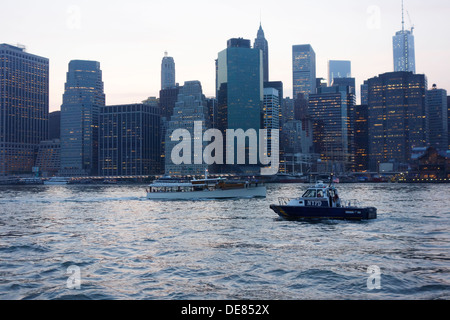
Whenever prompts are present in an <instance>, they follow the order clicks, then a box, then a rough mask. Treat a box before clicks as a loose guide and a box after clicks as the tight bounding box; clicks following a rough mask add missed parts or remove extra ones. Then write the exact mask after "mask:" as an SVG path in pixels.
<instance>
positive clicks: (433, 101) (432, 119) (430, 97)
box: [426, 85, 448, 151]
mask: <svg viewBox="0 0 450 320" xmlns="http://www.w3.org/2000/svg"><path fill="white" fill-rule="evenodd" d="M426 116H427V132H428V143H429V145H430V146H432V147H434V148H436V149H438V150H442V151H446V150H447V148H448V106H447V91H446V90H444V89H438V88H437V86H436V85H433V89H432V90H428V91H427V115H426Z"/></svg>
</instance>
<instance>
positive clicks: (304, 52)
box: [292, 44, 316, 98]
mask: <svg viewBox="0 0 450 320" xmlns="http://www.w3.org/2000/svg"><path fill="white" fill-rule="evenodd" d="M292 69H293V84H294V88H293V89H294V90H293V93H294V98H295V97H297V96H298V94H299V93H303V94H304V95H305V96H306V97H308V95H310V94H315V93H316V53H315V52H314V50H313V48H312V47H311V45H309V44H306V45H296V46H293V47H292Z"/></svg>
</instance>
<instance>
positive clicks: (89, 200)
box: [0, 184, 450, 300]
mask: <svg viewBox="0 0 450 320" xmlns="http://www.w3.org/2000/svg"><path fill="white" fill-rule="evenodd" d="M306 187H307V186H306V185H269V186H268V189H269V190H268V197H267V199H254V200H248V199H247V200H234V201H199V202H152V201H148V200H146V199H145V186H38V187H0V299H158V300H160V299H163V300H169V299H170V300H191V299H199V300H206V299H208V300H216V299H225V300H237V299H250V300H254V299H263V300H280V299H281V300H303V299H449V298H450V273H449V271H450V255H449V252H450V250H449V249H450V232H449V231H450V227H449V226H450V224H449V222H450V196H449V195H450V192H449V191H450V188H449V186H448V185H401V184H373V185H372V184H366V185H365V184H360V185H356V184H355V185H351V184H349V185H339V186H338V187H339V189H340V192H341V195H342V196H343V197H344V198H349V199H358V200H360V201H361V202H362V203H364V205H367V206H376V207H377V208H378V215H379V218H378V220H375V221H370V222H345V221H344V222H339V221H328V222H315V223H307V222H290V221H284V220H281V219H279V218H278V217H277V216H276V214H275V213H274V212H272V211H271V210H270V208H269V205H270V204H271V203H277V199H278V198H279V197H294V196H297V195H299V194H300V193H302V192H303V191H304V190H305V188H306ZM71 266H76V267H78V268H79V270H80V276H81V284H80V285H81V286H80V289H79V290H73V289H69V288H68V278H69V277H70V274H68V273H67V272H68V268H69V267H71ZM370 266H378V267H379V268H380V269H381V276H380V278H379V279H380V283H379V284H380V286H381V289H374V290H369V289H368V281H367V280H368V277H369V276H370V274H368V273H367V270H368V268H369V267H370ZM371 283H372V282H371ZM374 283H375V282H374ZM69 287H70V285H69Z"/></svg>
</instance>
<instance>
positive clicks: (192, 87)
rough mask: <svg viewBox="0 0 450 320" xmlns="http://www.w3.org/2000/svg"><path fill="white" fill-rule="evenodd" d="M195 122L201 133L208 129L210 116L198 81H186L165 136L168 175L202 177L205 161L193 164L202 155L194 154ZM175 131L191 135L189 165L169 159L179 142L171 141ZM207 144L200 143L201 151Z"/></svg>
mask: <svg viewBox="0 0 450 320" xmlns="http://www.w3.org/2000/svg"><path fill="white" fill-rule="evenodd" d="M195 122H199V123H201V124H202V132H201V134H202V137H203V133H204V132H205V131H206V130H207V129H209V127H210V115H209V110H208V105H207V102H206V98H205V96H204V95H203V91H202V85H201V83H200V81H187V82H185V83H184V86H183V88H181V89H180V94H179V95H178V101H177V103H176V105H175V109H174V113H173V116H172V117H171V119H170V122H169V126H168V129H167V134H166V155H165V161H166V164H165V171H166V174H168V175H178V176H188V175H204V173H205V170H206V169H208V165H207V164H206V163H205V161H202V163H195V159H196V158H200V159H203V154H196V151H197V150H196V148H195V142H194V141H195V133H196V132H195ZM177 129H186V130H188V131H189V133H190V135H191V140H190V141H189V142H190V145H191V151H192V154H191V163H184V164H180V165H178V164H175V163H174V162H173V159H172V157H171V155H172V150H173V148H174V147H175V146H176V145H177V144H179V141H172V135H173V133H174V131H175V130H177ZM206 146H207V143H205V142H202V150H201V152H203V149H204V148H205V147H206Z"/></svg>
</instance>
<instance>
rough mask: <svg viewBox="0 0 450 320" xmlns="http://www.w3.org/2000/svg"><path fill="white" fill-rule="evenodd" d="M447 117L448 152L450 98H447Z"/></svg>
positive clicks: (449, 147)
mask: <svg viewBox="0 0 450 320" xmlns="http://www.w3.org/2000/svg"><path fill="white" fill-rule="evenodd" d="M447 116H448V122H447V123H448V125H447V127H448V150H450V96H447Z"/></svg>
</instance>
